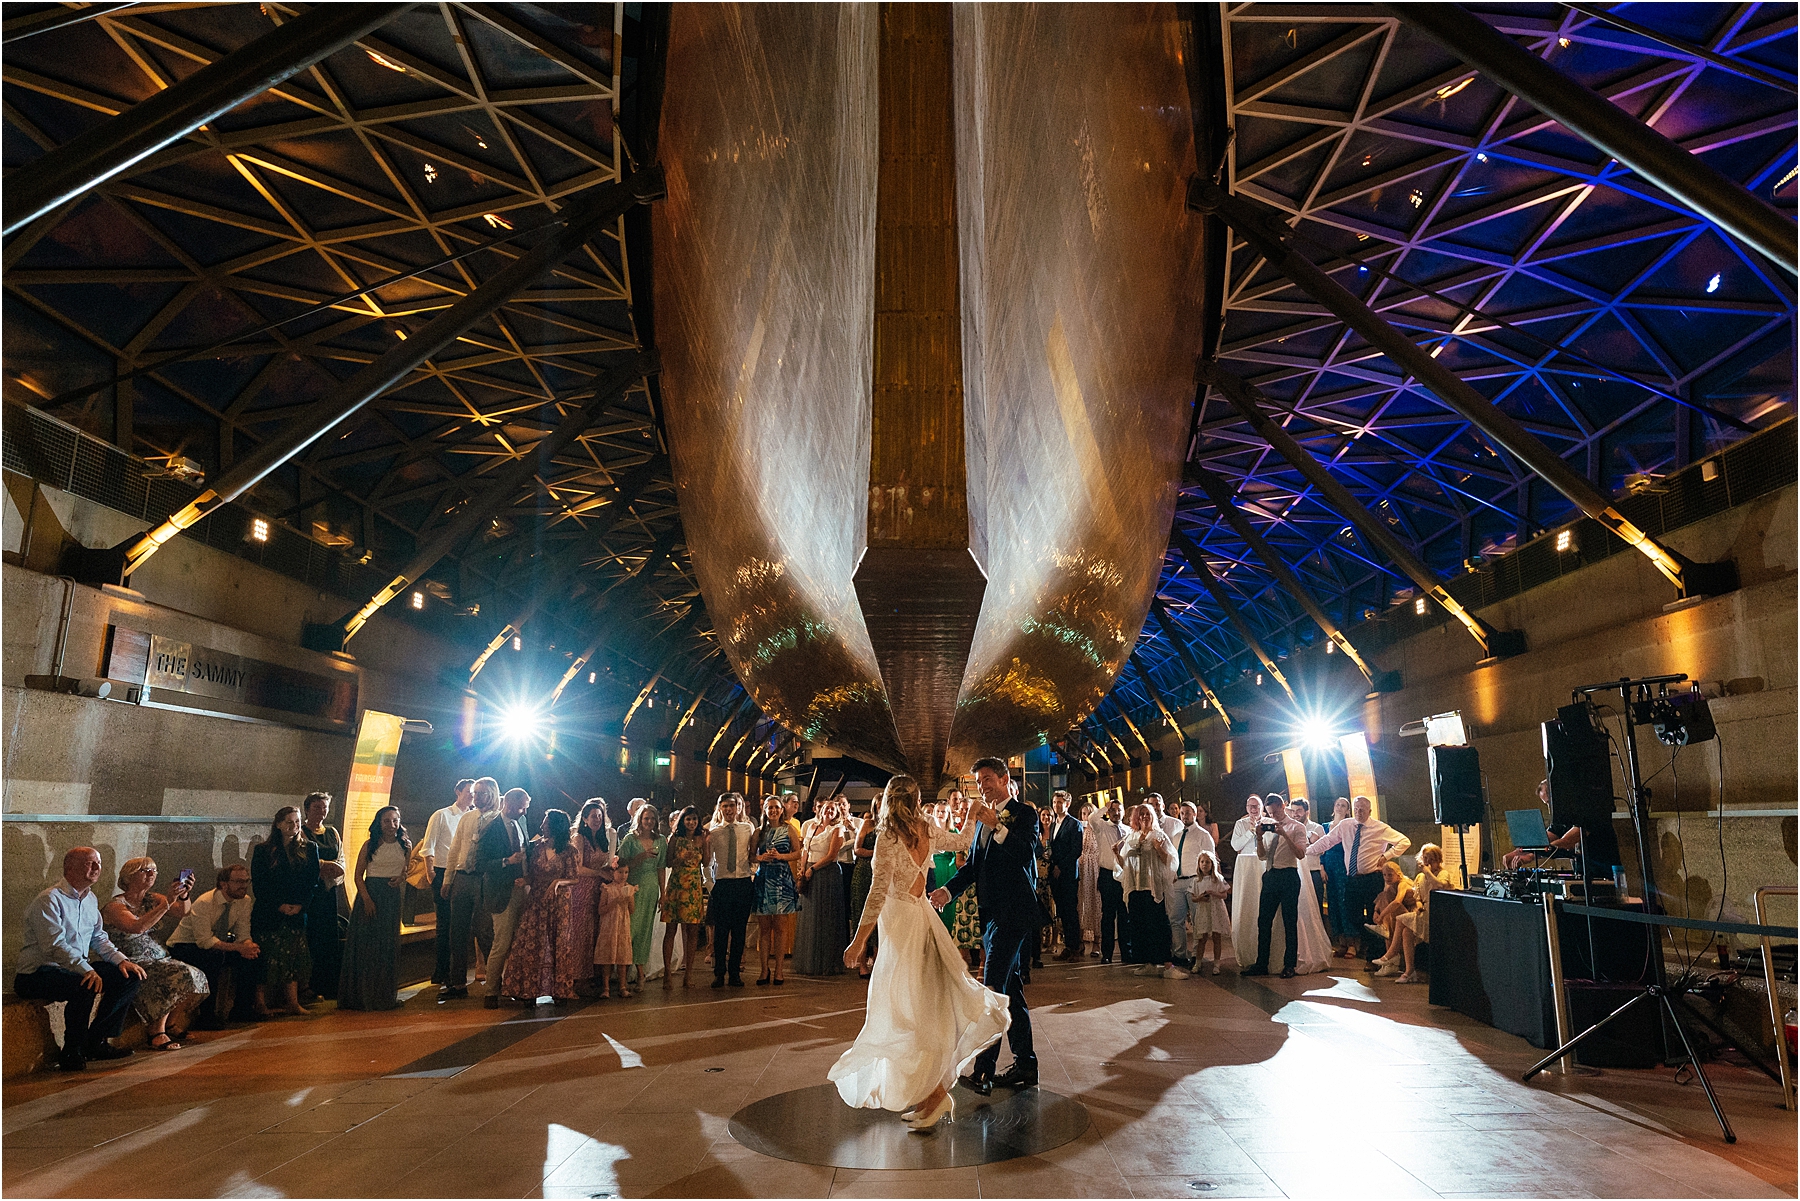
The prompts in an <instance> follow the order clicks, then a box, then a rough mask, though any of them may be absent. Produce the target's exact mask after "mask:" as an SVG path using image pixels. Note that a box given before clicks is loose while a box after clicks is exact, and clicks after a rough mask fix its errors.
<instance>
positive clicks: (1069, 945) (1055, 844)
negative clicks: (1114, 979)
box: [1048, 816, 1087, 952]
mask: <svg viewBox="0 0 1800 1201" xmlns="http://www.w3.org/2000/svg"><path fill="white" fill-rule="evenodd" d="M1048 828H1049V829H1050V830H1052V831H1055V832H1054V834H1053V836H1052V837H1051V838H1050V869H1051V875H1050V896H1051V899H1053V900H1054V901H1055V902H1056V919H1057V921H1059V922H1061V923H1062V931H1063V949H1064V950H1065V951H1070V952H1079V951H1080V950H1081V892H1080V890H1079V885H1080V880H1081V840H1082V835H1083V834H1084V832H1085V831H1086V829H1087V827H1085V826H1083V825H1082V824H1081V823H1080V822H1079V821H1077V820H1076V819H1075V818H1074V817H1072V816H1064V818H1063V820H1062V829H1061V830H1056V822H1055V820H1054V819H1052V820H1050V821H1049V824H1048Z"/></svg>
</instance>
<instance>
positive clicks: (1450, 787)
mask: <svg viewBox="0 0 1800 1201" xmlns="http://www.w3.org/2000/svg"><path fill="white" fill-rule="evenodd" d="M1483 808H1484V805H1483V803H1482V795H1481V756H1480V753H1479V752H1477V751H1476V750H1475V748H1474V747H1472V746H1434V747H1432V748H1431V812H1432V815H1433V816H1434V817H1435V818H1436V819H1437V824H1438V825H1440V826H1455V827H1456V843H1457V854H1458V856H1459V857H1460V859H1461V860H1462V886H1463V887H1464V888H1467V887H1468V886H1469V852H1468V848H1467V846H1466V845H1464V843H1463V833H1464V831H1466V830H1467V829H1468V828H1469V827H1470V826H1478V825H1480V824H1481V817H1482V810H1483Z"/></svg>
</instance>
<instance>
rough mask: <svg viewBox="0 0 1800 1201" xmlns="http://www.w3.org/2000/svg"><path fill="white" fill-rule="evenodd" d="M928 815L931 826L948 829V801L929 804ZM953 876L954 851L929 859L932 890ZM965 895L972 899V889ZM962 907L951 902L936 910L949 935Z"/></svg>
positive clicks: (939, 853)
mask: <svg viewBox="0 0 1800 1201" xmlns="http://www.w3.org/2000/svg"><path fill="white" fill-rule="evenodd" d="M929 815H930V817H931V824H932V825H934V826H939V827H942V828H943V829H946V830H948V829H949V828H950V802H949V801H933V802H932V803H931V809H930V813H929ZM955 874H956V853H955V852H954V851H939V852H937V853H936V854H935V855H933V856H932V857H931V880H930V885H931V887H932V888H933V889H939V888H942V887H943V886H944V885H945V884H946V883H948V882H949V880H950V877H951V876H954V875H955ZM966 895H967V896H969V897H970V898H973V897H974V895H975V891H974V889H970V890H969V892H968V893H967V894H966ZM962 907H963V906H962V904H961V903H960V902H958V901H951V902H950V903H949V904H948V905H945V906H944V907H943V908H942V909H940V910H938V916H939V917H940V918H942V919H943V921H944V929H946V930H948V931H950V933H951V934H955V933H956V911H957V910H958V909H960V908H962Z"/></svg>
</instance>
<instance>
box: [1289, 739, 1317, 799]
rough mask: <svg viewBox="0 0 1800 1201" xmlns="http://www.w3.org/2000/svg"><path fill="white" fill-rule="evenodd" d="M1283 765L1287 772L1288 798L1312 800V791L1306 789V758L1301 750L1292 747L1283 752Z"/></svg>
mask: <svg viewBox="0 0 1800 1201" xmlns="http://www.w3.org/2000/svg"><path fill="white" fill-rule="evenodd" d="M1281 767H1282V770H1283V771H1285V772H1286V773H1287V790H1288V800H1290V801H1291V800H1293V799H1294V798H1295V797H1305V798H1306V799H1307V800H1309V801H1310V800H1312V793H1310V792H1308V791H1307V790H1306V760H1305V758H1304V757H1302V756H1301V754H1300V752H1299V750H1298V749H1293V748H1290V749H1288V750H1285V751H1283V752H1281Z"/></svg>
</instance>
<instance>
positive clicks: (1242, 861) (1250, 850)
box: [1231, 817, 1331, 976]
mask: <svg viewBox="0 0 1800 1201" xmlns="http://www.w3.org/2000/svg"><path fill="white" fill-rule="evenodd" d="M1231 846H1232V849H1233V850H1235V851H1237V853H1238V857H1237V861H1236V863H1235V864H1234V865H1233V867H1232V873H1231V946H1232V950H1233V951H1235V952H1236V953H1237V961H1238V966H1239V967H1249V966H1250V965H1252V964H1254V963H1255V962H1256V910H1257V907H1258V906H1259V905H1261V904H1262V875H1263V861H1262V860H1261V859H1259V858H1257V855H1256V827H1255V826H1254V825H1252V824H1250V819H1249V818H1247V817H1240V818H1238V821H1237V825H1235V826H1233V827H1232V829H1231ZM1299 929H1300V949H1299V952H1298V954H1297V955H1296V957H1295V963H1294V971H1295V972H1296V973H1298V974H1299V975H1302V976H1310V975H1312V974H1313V973H1314V972H1322V971H1324V970H1325V969H1326V968H1328V967H1330V966H1331V936H1330V935H1329V934H1327V933H1326V932H1325V919H1324V918H1322V917H1320V916H1319V894H1318V893H1316V892H1314V891H1313V883H1312V873H1311V872H1307V871H1302V872H1301V873H1300V917H1299ZM1286 949H1287V928H1286V926H1285V925H1284V924H1283V922H1282V920H1281V911H1280V910H1276V912H1275V921H1274V923H1273V924H1272V925H1271V926H1270V928H1269V970H1270V971H1274V972H1278V971H1280V970H1281V965H1282V964H1283V963H1284V962H1285V955H1284V953H1285V951H1286Z"/></svg>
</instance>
